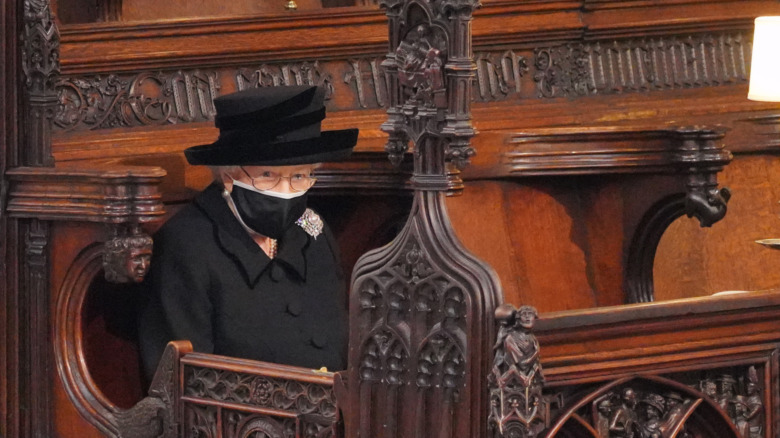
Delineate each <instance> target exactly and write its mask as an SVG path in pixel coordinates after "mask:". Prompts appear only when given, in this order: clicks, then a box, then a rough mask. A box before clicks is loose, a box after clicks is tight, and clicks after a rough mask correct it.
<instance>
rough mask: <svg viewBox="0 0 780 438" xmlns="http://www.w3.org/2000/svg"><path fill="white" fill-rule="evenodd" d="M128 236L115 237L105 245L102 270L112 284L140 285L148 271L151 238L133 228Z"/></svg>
mask: <svg viewBox="0 0 780 438" xmlns="http://www.w3.org/2000/svg"><path fill="white" fill-rule="evenodd" d="M128 234H129V235H116V236H114V237H113V238H112V239H110V240H108V241H107V242H106V243H105V252H104V253H103V270H104V271H105V277H106V280H108V281H110V282H112V283H131V282H132V283H140V282H141V281H143V279H144V277H145V276H146V272H147V271H148V270H149V261H150V260H151V258H152V238H151V237H150V236H148V235H146V234H144V233H142V232H141V230H140V228H139V227H137V226H136V227H133V228H132V231H130V232H129V233H128Z"/></svg>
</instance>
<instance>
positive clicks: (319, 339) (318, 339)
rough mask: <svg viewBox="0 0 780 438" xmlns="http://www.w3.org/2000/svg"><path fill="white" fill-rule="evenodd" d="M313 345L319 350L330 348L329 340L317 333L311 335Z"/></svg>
mask: <svg viewBox="0 0 780 438" xmlns="http://www.w3.org/2000/svg"><path fill="white" fill-rule="evenodd" d="M311 345H314V346H315V347H317V348H325V347H327V346H328V338H326V337H325V335H323V334H322V333H315V334H313V335H311Z"/></svg>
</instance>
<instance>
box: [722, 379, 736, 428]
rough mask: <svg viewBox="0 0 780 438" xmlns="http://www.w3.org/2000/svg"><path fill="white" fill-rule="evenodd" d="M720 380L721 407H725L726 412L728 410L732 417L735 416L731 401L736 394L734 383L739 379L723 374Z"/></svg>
mask: <svg viewBox="0 0 780 438" xmlns="http://www.w3.org/2000/svg"><path fill="white" fill-rule="evenodd" d="M718 382H719V383H720V388H719V390H718V405H720V408H721V409H723V411H724V412H727V413H728V414H729V416H730V417H732V418H734V412H733V410H732V409H731V408H732V405H731V401H732V400H734V397H735V396H736V389H735V388H734V385H736V383H737V381H736V379H734V377H732V376H730V375H728V374H723V375H721V376H720V377H719V378H718Z"/></svg>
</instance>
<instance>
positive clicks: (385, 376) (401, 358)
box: [360, 328, 409, 385]
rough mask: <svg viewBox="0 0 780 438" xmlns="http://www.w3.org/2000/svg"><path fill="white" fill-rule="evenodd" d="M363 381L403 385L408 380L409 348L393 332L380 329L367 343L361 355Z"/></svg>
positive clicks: (361, 376)
mask: <svg viewBox="0 0 780 438" xmlns="http://www.w3.org/2000/svg"><path fill="white" fill-rule="evenodd" d="M360 357H361V359H360V378H361V380H366V381H374V382H383V383H388V384H390V385H402V384H404V383H406V379H407V376H406V374H407V366H408V365H407V361H408V358H409V353H408V348H407V347H406V345H405V343H404V341H403V340H402V339H401V337H400V336H398V335H397V334H396V333H395V332H394V331H393V330H390V329H388V328H385V329H380V330H379V331H377V332H376V333H374V334H373V335H372V336H371V337H370V338H369V339H368V341H367V342H366V344H365V346H364V347H363V349H362V351H361V355H360Z"/></svg>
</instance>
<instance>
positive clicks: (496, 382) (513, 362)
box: [487, 304, 548, 438]
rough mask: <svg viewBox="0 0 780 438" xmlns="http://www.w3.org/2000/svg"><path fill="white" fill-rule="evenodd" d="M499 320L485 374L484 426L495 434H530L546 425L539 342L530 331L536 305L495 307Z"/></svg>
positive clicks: (524, 436) (528, 437)
mask: <svg viewBox="0 0 780 438" xmlns="http://www.w3.org/2000/svg"><path fill="white" fill-rule="evenodd" d="M495 316H496V320H497V321H498V324H499V329H498V336H497V340H496V344H495V345H494V346H493V351H494V359H493V368H492V369H491V371H490V374H488V376H487V380H488V391H489V392H490V413H489V416H488V426H489V427H490V429H491V430H492V431H493V434H494V435H493V436H495V437H518V438H533V437H537V436H539V433H540V432H541V431H542V430H543V429H544V428H545V426H547V424H548V418H547V416H546V413H547V406H546V404H547V402H546V401H545V399H544V396H543V395H542V387H543V386H544V376H543V375H542V367H541V363H540V361H539V342H538V341H537V340H536V337H535V336H534V335H533V333H532V332H531V329H533V326H534V322H535V320H536V318H537V314H536V309H534V308H533V307H531V306H522V307H520V308H519V309H515V308H514V306H512V305H511V304H503V305H501V306H499V307H498V308H497V309H496V312H495Z"/></svg>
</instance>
